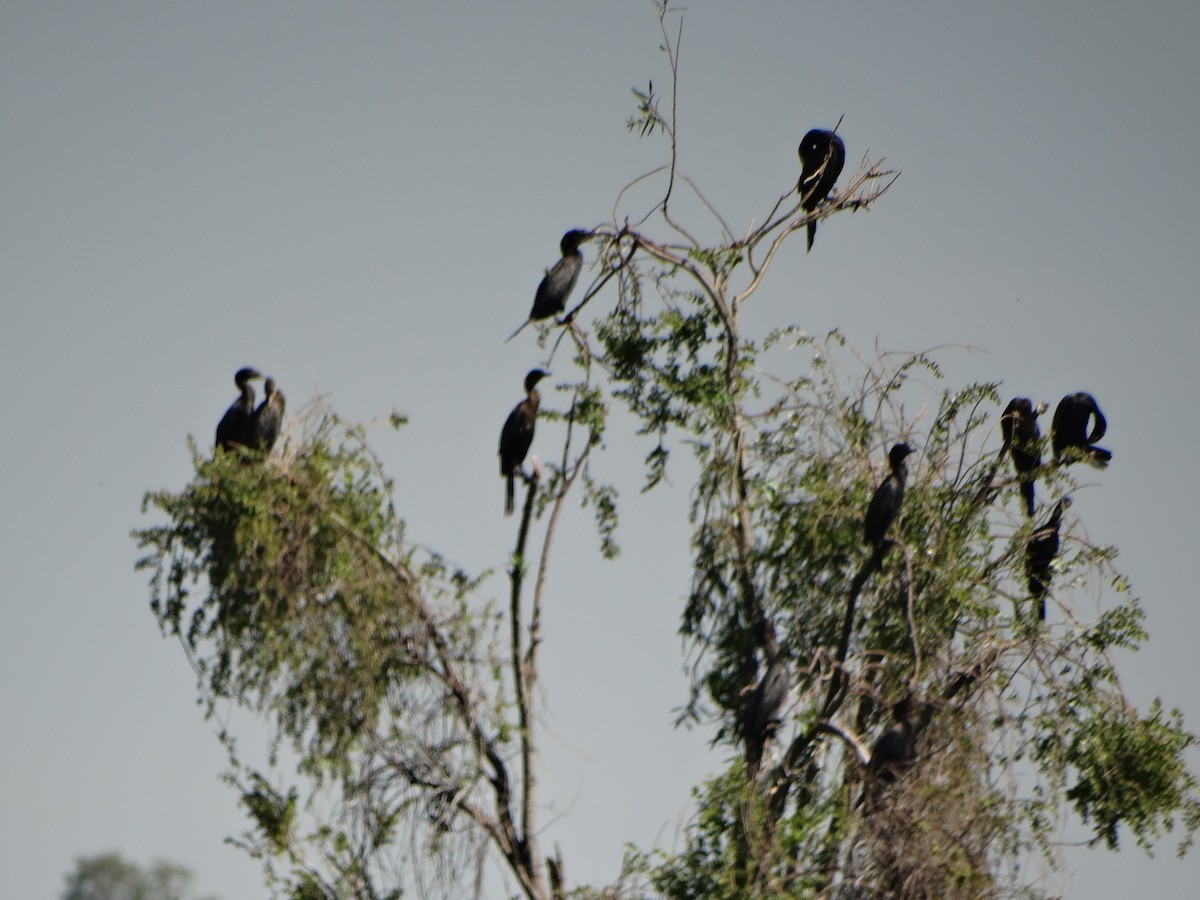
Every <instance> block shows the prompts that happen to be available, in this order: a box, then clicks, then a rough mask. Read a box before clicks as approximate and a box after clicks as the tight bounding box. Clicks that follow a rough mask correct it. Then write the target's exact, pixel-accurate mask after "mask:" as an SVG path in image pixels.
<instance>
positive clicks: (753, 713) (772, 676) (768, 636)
mask: <svg viewBox="0 0 1200 900" xmlns="http://www.w3.org/2000/svg"><path fill="white" fill-rule="evenodd" d="M763 631H764V643H763V658H764V659H765V660H766V663H767V671H766V672H765V673H764V674H763V677H762V679H761V680H760V681H759V682H758V684H756V685H755V686H754V691H753V693H751V694H750V699H749V701H748V702H747V703H746V712H745V719H744V721H745V733H744V735H743V738H744V740H745V742H746V765H747V767H748V769H749V771H750V774H751V775H753V774H754V773H755V772H757V771H758V767H759V765H760V764H761V763H762V755H763V750H764V748H765V747H766V744H767V741H769V740H770V739H771V738H772V737H774V735H775V732H776V730H777V729H778V728H779V725H780V723H781V721H782V720H781V719H780V717H779V713H780V711H781V710H782V709H783V704H784V702H785V701H786V700H787V696H788V692H789V691H790V690H791V684H790V681H791V676H790V675H789V673H788V667H787V662H786V661H785V660H784V658H783V655H782V654H781V653H780V652H779V644H778V643H777V642H776V640H775V630H774V629H773V628H771V627H770V626H767V627H765V628H764V629H763Z"/></svg>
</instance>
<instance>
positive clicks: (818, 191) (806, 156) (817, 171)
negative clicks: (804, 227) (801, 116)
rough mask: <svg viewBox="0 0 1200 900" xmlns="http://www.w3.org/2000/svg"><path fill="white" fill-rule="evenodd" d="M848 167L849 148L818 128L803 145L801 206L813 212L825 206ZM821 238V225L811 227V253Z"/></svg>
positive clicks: (805, 139) (809, 232)
mask: <svg viewBox="0 0 1200 900" xmlns="http://www.w3.org/2000/svg"><path fill="white" fill-rule="evenodd" d="M845 164H846V146H845V144H843V143H842V139H841V138H840V137H838V136H837V135H836V134H834V133H833V132H832V131H824V130H822V129H820V128H814V129H812V131H810V132H809V133H808V134H806V135H805V136H804V140H803V141H801V142H800V165H801V169H800V184H799V185H798V186H797V190H799V191H800V205H801V206H802V207H803V208H804V209H805V210H807V211H808V212H812V211H813V210H814V209H816V208H817V207H818V206H820V205H821V204H822V203H824V202H825V199H826V198H827V197H828V196H829V192H830V191H832V190H833V186H834V184H836V183H837V180H838V176H839V175H841V174H842V166H844V165H845ZM816 236H817V223H816V222H809V223H808V249H809V250H811V249H812V245H813V239H814V238H815V237H816Z"/></svg>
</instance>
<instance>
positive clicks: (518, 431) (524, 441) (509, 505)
mask: <svg viewBox="0 0 1200 900" xmlns="http://www.w3.org/2000/svg"><path fill="white" fill-rule="evenodd" d="M549 374H550V373H549V372H547V371H546V370H545V369H530V370H529V374H528V375H526V376H525V399H524V400H522V401H521V402H520V403H518V404H517V405H516V406H515V407H513V411H512V412H511V413H509V414H508V419H507V420H505V422H504V428H503V429H501V431H500V477H501V478H504V479H505V480H506V485H505V493H504V514H505V515H506V516H511V515H512V511H513V494H514V485H513V478H514V477H515V476H516V474H517V473H518V472H519V471H520V470H521V463H523V462H524V461H525V454H526V453H528V452H529V445H530V444H532V443H533V428H534V425H535V423H536V422H537V413H538V404H539V403H540V402H541V395H540V394H539V393H538V391H537V383H538V382H539V381H541V380H542V379H543V378H545V377H546V376H547V375H549Z"/></svg>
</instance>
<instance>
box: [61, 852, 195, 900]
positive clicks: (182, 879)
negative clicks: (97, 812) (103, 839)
mask: <svg viewBox="0 0 1200 900" xmlns="http://www.w3.org/2000/svg"><path fill="white" fill-rule="evenodd" d="M66 881H67V886H66V888H64V889H63V892H62V898H63V900H185V898H187V897H192V896H195V895H194V894H193V893H192V873H191V872H189V871H188V870H187V869H186V868H184V867H183V866H179V865H175V864H174V863H168V862H163V861H162V860H159V861H158V862H155V863H154V864H153V865H151V866H150V867H149V868H147V869H142V868H141V867H139V866H137V865H135V864H133V863H131V862H129V861H128V860H126V859H125V858H124V857H122V856H121V854H119V853H103V854H101V855H99V856H88V857H80V858H79V859H77V860H75V870H74V871H73V872H71V873H70V874H68V875H67V876H66ZM209 900H213V898H209Z"/></svg>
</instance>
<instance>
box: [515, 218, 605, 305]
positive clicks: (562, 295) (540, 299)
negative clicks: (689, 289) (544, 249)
mask: <svg viewBox="0 0 1200 900" xmlns="http://www.w3.org/2000/svg"><path fill="white" fill-rule="evenodd" d="M591 236H592V233H591V232H590V231H580V230H579V229H578V228H574V229H572V230H571V231H568V232H567V233H566V234H564V235H563V236H562V240H561V241H560V242H559V245H558V247H559V250H561V251H562V259H560V260H559V261H558V262H556V263H555V264H554V266H553V267H552V268H550V269H548V270H547V271H546V275H545V277H543V278H542V282H541V284H539V285H538V288H537V293H536V294H535V295H534V298H533V309H531V310H530V311H529V318H530V319H533V320H535V321H536V320H538V319H548V318H550V317H551V316H556V315H558V314H559V313H561V312H562V311H563V310H565V309H566V308H567V297H569V296H570V294H571V291H573V290H574V289H575V282H576V281H578V280H579V272H580V270H581V269H582V268H583V254H582V253H580V252H579V245H580V244H581V243H583V242H584V241H586V240H587V239H588V238H590V237H591Z"/></svg>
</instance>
